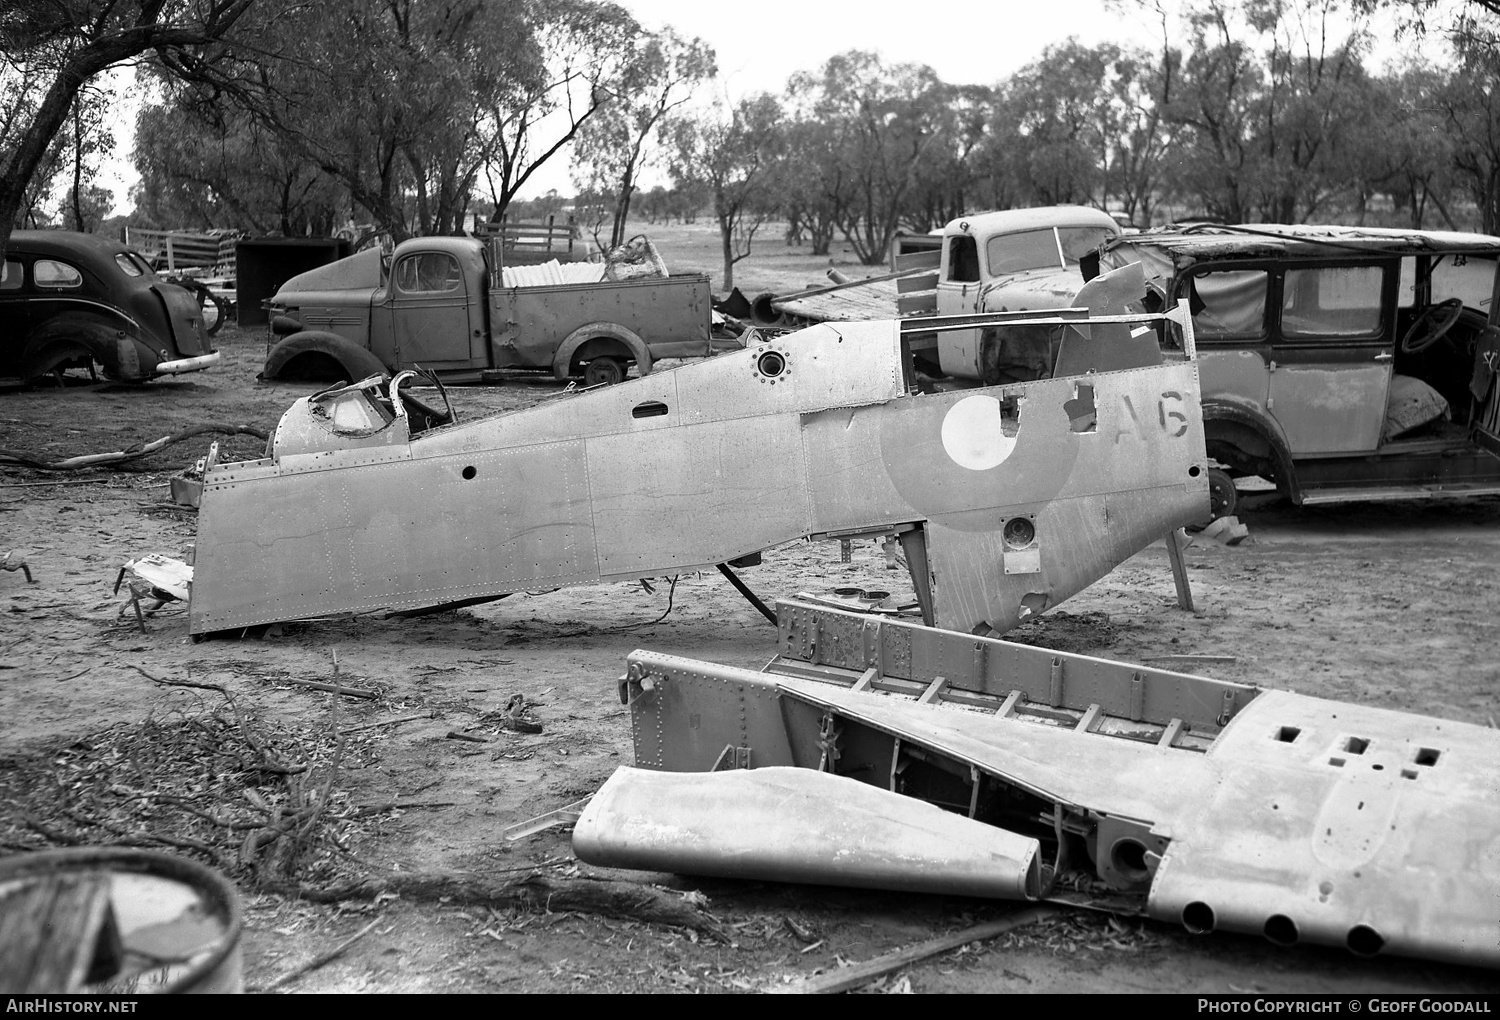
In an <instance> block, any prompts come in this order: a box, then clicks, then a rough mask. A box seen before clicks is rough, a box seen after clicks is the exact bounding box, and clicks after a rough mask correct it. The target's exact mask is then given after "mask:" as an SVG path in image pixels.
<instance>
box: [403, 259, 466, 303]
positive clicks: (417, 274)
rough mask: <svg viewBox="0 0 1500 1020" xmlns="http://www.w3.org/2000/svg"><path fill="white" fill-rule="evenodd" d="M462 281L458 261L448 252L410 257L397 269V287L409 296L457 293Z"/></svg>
mask: <svg viewBox="0 0 1500 1020" xmlns="http://www.w3.org/2000/svg"><path fill="white" fill-rule="evenodd" d="M460 281H461V277H460V276H459V272H458V260H457V259H455V258H454V257H453V256H452V255H449V254H448V253H447V252H441V251H425V252H423V253H422V254H420V255H408V256H407V257H406V258H404V259H402V260H401V263H400V265H398V266H397V267H396V286H397V287H399V288H400V289H402V290H404V291H406V292H407V293H409V294H430V293H435V292H443V291H455V290H458V287H459V283H460Z"/></svg>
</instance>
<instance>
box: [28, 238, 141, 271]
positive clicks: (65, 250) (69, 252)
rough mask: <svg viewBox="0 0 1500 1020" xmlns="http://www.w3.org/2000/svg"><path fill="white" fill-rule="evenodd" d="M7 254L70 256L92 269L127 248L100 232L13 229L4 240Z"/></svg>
mask: <svg viewBox="0 0 1500 1020" xmlns="http://www.w3.org/2000/svg"><path fill="white" fill-rule="evenodd" d="M5 250H6V253H7V254H10V253H24V254H27V255H50V256H55V257H58V258H66V259H71V260H72V261H74V262H79V263H82V264H84V265H91V266H92V267H94V268H97V267H98V266H100V265H102V264H104V263H108V262H112V261H113V260H114V257H115V256H116V255H119V254H122V253H128V252H129V251H130V249H129V248H128V247H126V246H125V245H124V244H122V243H121V242H119V241H117V240H115V239H114V238H112V237H106V236H105V235H103V234H81V233H79V232H78V231H76V230H16V231H12V232H11V235H10V240H8V241H7V242H6V243H5Z"/></svg>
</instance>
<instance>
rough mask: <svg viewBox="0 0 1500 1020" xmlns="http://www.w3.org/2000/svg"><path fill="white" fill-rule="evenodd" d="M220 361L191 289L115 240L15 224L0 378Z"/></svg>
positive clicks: (150, 372) (2, 291) (175, 368)
mask: <svg viewBox="0 0 1500 1020" xmlns="http://www.w3.org/2000/svg"><path fill="white" fill-rule="evenodd" d="M218 360H219V354H218V352H217V351H215V350H214V349H213V347H212V346H211V344H210V342H209V338H208V333H207V330H206V329H205V327H204V321H203V311H202V309H201V308H200V307H199V304H198V301H197V299H196V298H194V297H193V295H192V294H190V293H188V292H187V291H186V290H184V289H183V288H181V287H176V286H173V285H172V284H169V283H166V282H165V281H163V280H162V279H161V278H160V277H158V276H157V275H156V274H155V273H154V272H152V270H151V267H150V266H149V265H148V264H147V263H146V262H145V260H143V259H142V258H141V257H140V255H138V254H136V253H135V252H133V251H131V250H130V249H129V248H127V247H125V246H124V245H123V244H121V243H119V242H118V241H114V240H111V239H109V238H107V237H102V236H99V235H96V234H80V233H74V232H72V231H67V230H17V231H15V232H14V233H12V234H11V235H10V240H9V242H7V244H6V249H5V259H4V263H3V266H0V378H8V379H20V380H25V381H40V380H43V379H48V378H51V379H54V380H56V381H58V382H59V383H61V382H62V381H64V379H65V378H66V376H67V375H68V374H70V373H87V375H88V377H90V378H94V379H97V378H99V377H100V376H103V377H105V378H108V379H117V380H122V381H128V382H139V381H144V380H147V379H152V378H155V377H157V376H163V375H176V374H178V373H182V372H195V371H198V370H200V369H204V368H208V367H209V366H210V365H213V364H214V363H216V362H217V361H218Z"/></svg>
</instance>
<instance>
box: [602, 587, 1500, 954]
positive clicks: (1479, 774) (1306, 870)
mask: <svg viewBox="0 0 1500 1020" xmlns="http://www.w3.org/2000/svg"><path fill="white" fill-rule="evenodd" d="M778 609H779V615H780V618H781V628H780V629H781V635H780V636H781V645H780V648H779V652H778V655H777V656H776V658H775V659H773V660H772V662H771V664H770V665H769V666H768V667H767V669H766V670H765V671H759V672H757V671H753V670H743V669H734V668H731V667H725V666H717V665H714V664H711V663H702V662H696V661H694V660H690V659H682V658H678V657H675V656H667V655H661V654H657V653H651V652H636V653H633V654H632V655H631V657H630V664H629V670H628V673H627V676H626V678H625V679H624V680H623V681H622V697H623V698H624V699H625V700H626V701H627V702H628V703H629V704H630V706H631V715H632V731H633V734H634V739H635V753H636V764H637V766H638V767H641V768H649V769H658V770H668V771H677V772H701V771H705V770H708V769H711V768H723V767H725V766H726V764H727V765H729V766H730V767H735V766H738V767H740V768H746V767H748V768H753V769H759V768H765V767H771V768H773V769H776V770H778V771H779V769H780V767H794V768H802V769H809V770H813V771H816V772H820V773H827V774H832V775H834V776H838V777H842V778H845V779H850V780H855V781H858V782H860V783H863V784H868V785H870V786H872V787H875V788H877V789H878V790H880V791H882V792H883V793H888V794H892V795H896V796H897V797H905V798H911V799H915V800H918V801H924V802H926V803H927V804H930V805H936V806H938V807H941V808H945V809H947V810H948V811H950V812H953V813H955V814H957V815H963V816H966V817H967V819H969V820H972V821H974V822H977V823H981V824H986V825H991V826H995V827H997V828H999V829H1003V830H1005V831H1007V832H1009V833H1012V834H1014V835H1016V836H1018V837H1025V838H1031V839H1035V840H1037V841H1038V846H1039V847H1040V850H1041V854H1042V857H1043V859H1044V860H1045V861H1046V862H1047V864H1046V866H1045V867H1044V869H1043V873H1042V880H1043V891H1042V893H1041V895H1042V898H1044V899H1052V900H1055V901H1058V902H1065V903H1079V904H1093V905H1102V906H1107V907H1109V909H1113V910H1123V911H1133V912H1136V913H1140V914H1145V915H1149V916H1151V917H1154V918H1157V919H1159V920H1164V921H1171V922H1174V923H1181V924H1183V925H1185V926H1187V927H1188V928H1189V929H1191V930H1194V931H1203V932H1206V931H1212V930H1226V931H1235V932H1242V933H1249V934H1260V935H1264V936H1265V937H1266V938H1268V939H1270V940H1272V941H1274V942H1277V943H1281V944H1286V945H1291V944H1294V943H1297V942H1311V943H1319V944H1325V945H1334V946H1344V947H1346V948H1348V949H1349V950H1351V951H1353V952H1355V953H1358V954H1361V955H1373V954H1376V953H1395V954H1399V955H1406V956H1418V957H1429V958H1434V959H1441V960H1447V961H1452V962H1458V963H1466V964H1473V965H1481V966H1489V967H1494V966H1500V940H1497V938H1496V937H1495V931H1494V928H1495V918H1496V917H1497V916H1500V733H1496V731H1494V730H1492V729H1488V728H1485V727H1480V726H1475V725H1473V724H1469V723H1463V722H1453V721H1449V720H1443V719H1434V718H1430V717H1426V716H1417V715H1411V714H1407V713H1400V712H1393V711H1389V710H1385V709H1379V708H1371V707H1365V706H1358V705H1347V704H1342V703H1339V702H1334V701H1327V700H1323V699H1319V698H1311V697H1306V696H1302V695H1297V694H1292V693H1289V692H1284V691H1263V690H1260V689H1258V688H1254V687H1249V686H1246V685H1241V684H1230V683H1225V682H1221V681H1215V680H1210V679H1208V678H1203V677H1192V676H1189V675H1187V674H1180V673H1171V672H1166V671H1160V670H1152V669H1149V668H1146V667H1142V666H1134V665H1129V664H1124V663H1112V662H1108V661H1107V660H1102V659H1094V658H1090V657H1087V656H1079V655H1071V654H1067V653H1061V652H1054V651H1049V650H1046V649H1039V648H1032V647H1029V646H1024V645H1015V644H1011V643H1009V642H1005V641H1000V640H997V639H993V638H976V637H974V636H972V635H967V634H958V633H953V632H945V631H938V630H934V629H931V628H926V627H921V626H918V625H914V624H909V623H901V622H894V621H890V620H872V619H868V618H862V617H860V616H858V615H857V614H852V613H847V612H842V611H839V610H832V609H821V608H817V607H812V606H808V605H798V604H795V603H782V604H780V605H779V607H778ZM715 781H716V780H715ZM704 782H705V783H706V782H708V780H704ZM677 787H678V788H677V790H676V793H675V794H674V798H673V799H674V800H685V801H686V800H691V799H692V797H693V796H694V794H693V792H692V784H691V782H689V783H688V784H687V785H683V783H682V782H681V781H679V782H678V784H677ZM886 803H889V804H892V805H896V804H898V803H899V802H897V801H889V800H887V801H886ZM844 804H845V798H843V797H841V796H837V795H833V791H832V790H830V795H829V796H827V797H826V798H825V800H824V804H823V811H824V812H826V814H827V816H828V818H829V819H830V821H829V822H828V824H835V822H834V821H832V819H834V818H837V817H839V816H840V815H841V813H842V812H843V811H844ZM639 809H640V811H641V818H640V819H639V824H641V825H649V824H651V821H652V820H653V819H654V818H656V817H657V814H656V811H657V809H656V808H653V807H652V806H651V805H650V804H648V803H645V802H642V803H641V804H640V805H639ZM663 810H664V811H668V812H669V811H670V809H668V808H663ZM722 810H723V811H724V812H725V814H726V818H725V819H724V820H723V823H722V825H721V829H720V832H721V836H720V838H719V839H718V840H717V842H716V843H715V844H714V846H713V848H712V852H713V853H718V854H722V855H725V857H726V859H731V860H732V859H733V858H734V855H735V854H736V853H737V852H738V851H737V848H738V847H739V846H740V843H741V841H742V840H744V839H746V838H752V839H753V838H754V837H747V836H746V835H745V834H744V828H748V827H754V826H753V825H751V826H746V827H741V826H737V825H736V824H735V821H736V820H749V821H753V819H744V816H741V815H740V814H739V813H738V808H736V806H735V805H734V804H733V803H725V804H724V805H723V809H722ZM890 810H891V811H892V812H893V814H894V815H896V816H899V815H900V814H901V812H900V810H899V808H898V807H896V806H892V807H891V808H890ZM793 842H795V841H792V842H789V843H788V844H786V845H787V846H788V847H789V848H790V847H791V846H792V843H793ZM788 853H789V854H794V853H795V852H794V851H792V850H790V849H789V850H788ZM710 856H712V854H710ZM897 856H898V857H899V854H898V855H897ZM632 866H634V867H652V866H660V867H668V866H670V865H669V863H668V862H667V861H666V860H665V859H663V860H659V861H657V862H656V863H655V864H653V861H652V859H651V858H649V857H647V858H644V859H641V860H639V861H638V863H636V864H634V865H632ZM768 869H769V871H770V872H771V873H774V872H775V870H776V869H775V866H774V854H773V855H772V857H771V859H769V860H768V859H767V858H766V857H764V856H763V857H762V858H761V860H760V863H759V865H758V870H757V872H756V873H757V875H758V876H759V877H767V874H768ZM713 873H715V874H725V873H726V872H725V871H723V870H720V871H715V872H713ZM729 873H732V869H731V872H729ZM796 875H797V869H795V868H794V869H792V870H790V871H788V872H785V873H782V876H781V877H783V878H786V879H788V880H796ZM817 880H818V881H827V880H828V879H826V878H819V879H817ZM892 888H902V886H895V885H893V886H892ZM968 891H969V892H970V894H972V895H993V893H986V892H983V891H982V890H980V889H979V888H978V887H977V886H971V887H970V888H969V889H968Z"/></svg>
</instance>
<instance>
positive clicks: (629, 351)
mask: <svg viewBox="0 0 1500 1020" xmlns="http://www.w3.org/2000/svg"><path fill="white" fill-rule="evenodd" d="M534 268H541V267H534ZM532 275H533V277H534V276H535V274H534V273H533V274H532ZM559 278H562V277H561V276H559ZM569 278H571V277H569ZM711 301H712V292H711V291H710V289H709V280H708V277H707V276H703V275H701V274H695V275H687V276H654V277H637V278H631V279H619V280H603V281H600V282H591V283H577V282H560V283H551V284H542V285H533V286H506V285H505V282H504V278H503V276H502V272H501V267H500V265H499V258H498V250H497V249H494V248H492V246H489V245H486V244H485V243H484V242H483V241H479V240H475V239H473V238H467V237H419V238H413V239H411V240H409V241H405V242H403V243H402V244H400V245H398V246H397V247H396V249H395V250H394V252H391V253H390V254H389V255H385V254H383V253H382V252H381V251H379V250H377V249H370V250H368V251H363V252H359V253H357V254H355V255H352V256H350V257H349V258H346V259H342V260H340V261H338V262H334V263H332V264H331V265H327V266H322V267H320V268H318V269H314V270H311V271H309V272H306V273H303V274H301V275H300V276H294V277H292V278H291V279H290V280H288V281H287V282H286V283H284V284H283V285H282V286H281V289H280V290H278V291H277V292H276V294H275V295H274V296H273V297H272V298H271V305H270V311H271V316H270V331H271V332H270V336H269V337H268V348H269V350H268V354H267V357H266V364H265V369H264V370H263V372H262V373H261V375H262V378H265V379H296V378H308V379H340V378H342V379H351V380H352V379H362V378H364V377H365V376H368V375H370V374H372V373H375V372H382V371H384V372H391V373H395V372H399V371H402V370H405V369H411V368H417V367H420V368H422V369H425V370H427V371H429V372H432V373H433V374H435V375H436V376H437V377H438V378H440V379H442V380H443V381H445V382H460V383H464V382H491V381H498V380H499V378H500V376H501V372H502V370H510V369H539V370H544V371H550V372H552V373H553V374H554V375H555V376H556V377H557V378H558V379H567V378H570V377H578V376H581V377H582V378H583V380H584V381H585V382H586V383H588V384H590V385H598V384H601V383H615V382H619V381H620V380H622V379H623V378H625V375H626V373H627V372H628V371H629V368H630V366H631V365H634V366H635V369H636V372H637V373H638V374H640V375H647V374H649V373H650V371H651V366H652V364H653V363H654V362H655V361H656V360H657V359H659V358H701V357H707V356H709V355H711V354H717V353H720V352H721V351H725V350H738V349H739V348H740V347H742V346H743V345H742V344H741V343H740V342H739V341H737V340H733V339H723V338H716V337H714V336H713V335H712V323H711V317H712V308H711Z"/></svg>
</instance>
